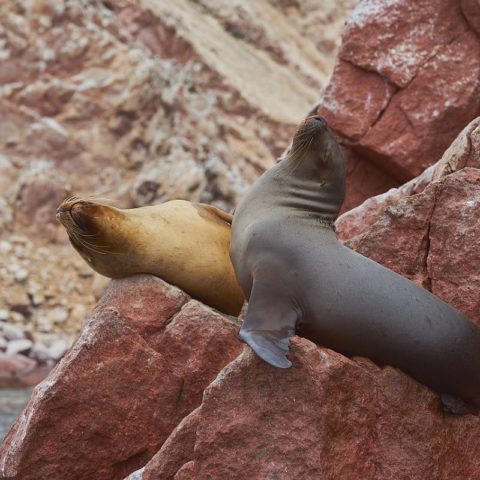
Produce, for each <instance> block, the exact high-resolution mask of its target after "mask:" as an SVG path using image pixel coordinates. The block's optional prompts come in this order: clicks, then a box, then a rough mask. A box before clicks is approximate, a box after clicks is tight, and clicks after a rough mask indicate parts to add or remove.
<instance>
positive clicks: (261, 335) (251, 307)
mask: <svg viewBox="0 0 480 480" xmlns="http://www.w3.org/2000/svg"><path fill="white" fill-rule="evenodd" d="M276 293H277V294H276ZM297 321H298V314H297V312H296V311H295V309H294V308H293V305H292V304H291V303H290V302H289V298H288V296H287V295H279V294H278V292H272V291H271V289H270V288H268V287H263V288H262V287H261V286H260V284H259V283H255V282H254V284H253V288H252V293H251V295H250V299H249V302H248V309H247V315H246V317H245V321H244V322H243V325H242V328H241V329H240V338H241V339H242V340H243V341H244V342H245V343H247V344H248V345H249V346H250V347H251V348H252V349H253V351H254V352H255V353H256V354H257V355H258V356H259V357H260V358H261V359H263V360H265V362H267V363H269V364H270V365H272V366H274V367H278V368H289V367H291V366H292V362H290V360H289V359H288V358H287V355H288V352H289V346H290V337H293V336H294V335H295V326H296V323H297Z"/></svg>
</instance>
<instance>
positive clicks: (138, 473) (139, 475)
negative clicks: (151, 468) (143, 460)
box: [124, 467, 145, 480]
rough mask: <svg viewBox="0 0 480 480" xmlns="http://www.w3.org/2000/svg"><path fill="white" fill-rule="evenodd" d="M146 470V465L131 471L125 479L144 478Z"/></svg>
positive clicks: (136, 479)
mask: <svg viewBox="0 0 480 480" xmlns="http://www.w3.org/2000/svg"><path fill="white" fill-rule="evenodd" d="M144 470H145V467H144V468H141V469H140V470H137V471H136V472H133V473H131V474H130V475H129V476H128V477H125V478H124V480H142V477H143V471H144Z"/></svg>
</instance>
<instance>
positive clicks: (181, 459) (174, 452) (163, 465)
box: [142, 409, 199, 480]
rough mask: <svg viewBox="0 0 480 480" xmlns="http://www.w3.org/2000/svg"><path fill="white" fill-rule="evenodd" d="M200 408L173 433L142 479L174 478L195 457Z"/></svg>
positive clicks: (151, 461) (149, 464) (152, 460)
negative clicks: (194, 449) (194, 448)
mask: <svg viewBox="0 0 480 480" xmlns="http://www.w3.org/2000/svg"><path fill="white" fill-rule="evenodd" d="M198 413H199V412H198V409H197V410H194V411H193V412H192V413H191V414H190V415H188V416H187V417H185V418H184V419H183V420H182V422H181V423H180V424H179V425H178V426H177V428H175V430H174V431H173V432H172V433H171V435H170V437H168V440H167V441H166V442H165V443H164V444H163V446H162V448H161V449H160V451H159V452H158V453H157V454H156V455H155V456H154V457H153V458H152V459H151V460H150V462H148V464H147V465H146V467H145V470H144V472H143V476H142V480H172V479H173V478H178V476H176V475H175V474H176V473H177V471H178V470H179V469H180V468H181V467H182V466H183V465H184V464H185V463H187V462H188V461H189V460H190V458H192V457H193V447H194V446H195V437H196V433H197V427H198Z"/></svg>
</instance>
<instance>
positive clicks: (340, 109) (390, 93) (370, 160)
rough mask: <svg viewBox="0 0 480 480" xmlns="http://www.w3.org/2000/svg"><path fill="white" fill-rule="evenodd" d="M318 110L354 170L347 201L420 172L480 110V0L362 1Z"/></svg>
mask: <svg viewBox="0 0 480 480" xmlns="http://www.w3.org/2000/svg"><path fill="white" fill-rule="evenodd" d="M318 112H319V113H320V114H322V115H324V116H325V117H326V119H327V120H328V122H329V123H330V125H331V126H332V127H333V129H334V130H335V132H336V133H337V134H338V136H339V139H340V141H341V143H342V144H343V145H344V148H345V150H346V152H347V154H346V159H347V171H349V170H351V169H354V172H355V174H353V175H352V174H350V175H349V176H348V182H349V185H348V190H349V191H350V193H349V196H348V197H347V202H346V204H345V205H344V209H343V211H347V210H349V209H350V208H352V207H353V206H356V205H359V204H360V203H361V202H362V201H363V200H365V199H366V198H368V197H370V196H373V195H376V194H379V193H382V192H385V191H386V190H388V189H389V188H391V187H396V186H399V185H401V184H402V183H404V182H406V181H408V180H411V179H412V178H414V177H416V176H418V175H419V174H421V173H422V172H423V171H424V170H425V169H426V168H427V167H429V166H430V165H432V164H433V163H435V162H436V161H437V160H438V159H439V158H440V156H441V155H442V153H443V152H444V150H445V149H446V148H447V147H448V145H450V143H451V142H452V141H453V140H454V138H455V137H456V136H457V135H458V133H459V132H460V131H461V130H462V129H463V128H464V127H465V126H466V125H467V124H468V123H469V122H470V121H472V120H473V119H474V118H476V117H477V116H478V115H479V114H480V36H479V31H478V2H476V0H473V1H462V2H459V1H457V0H420V1H417V0H401V1H386V2H385V1H382V0H363V1H362V2H360V3H359V4H358V5H357V6H356V8H355V9H354V10H353V12H352V14H351V15H350V17H349V18H348V20H347V23H346V26H345V30H344V32H343V36H342V46H341V49H340V52H339V55H338V59H337V64H336V66H335V70H334V73H333V75H332V78H331V80H330V82H329V84H328V86H327V87H326V89H325V91H324V92H323V96H322V99H321V101H320V104H319V107H318ZM374 172H375V173H374ZM372 176H373V177H374V178H375V182H374V183H373V184H371V185H370V183H369V181H368V179H369V178H371V177H372Z"/></svg>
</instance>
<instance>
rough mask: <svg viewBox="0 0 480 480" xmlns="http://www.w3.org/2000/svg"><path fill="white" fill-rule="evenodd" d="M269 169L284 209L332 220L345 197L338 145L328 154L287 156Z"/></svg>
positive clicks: (312, 153)
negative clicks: (288, 208) (280, 192)
mask: <svg viewBox="0 0 480 480" xmlns="http://www.w3.org/2000/svg"><path fill="white" fill-rule="evenodd" d="M272 170H273V171H272V174H273V178H274V179H275V182H276V183H278V188H279V189H281V191H282V192H283V194H282V196H281V197H282V198H283V200H282V202H283V203H284V204H285V206H288V207H290V208H293V209H295V210H297V211H305V212H306V213H307V214H308V215H309V216H310V217H311V216H316V217H318V218H319V219H322V220H327V221H330V222H333V221H335V219H336V218H337V215H338V212H339V211H340V208H341V207H342V204H343V201H344V198H345V168H344V164H343V157H342V153H341V151H340V148H339V147H338V145H336V144H335V145H333V147H331V149H330V150H329V151H325V150H324V151H322V150H321V149H320V148H319V149H318V150H315V149H312V150H311V151H309V152H306V153H305V154H304V155H303V156H302V157H300V158H298V157H295V156H293V155H288V154H287V156H286V157H285V158H284V159H283V160H282V161H281V162H280V163H279V164H278V165H276V166H275V168H274V169H272Z"/></svg>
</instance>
